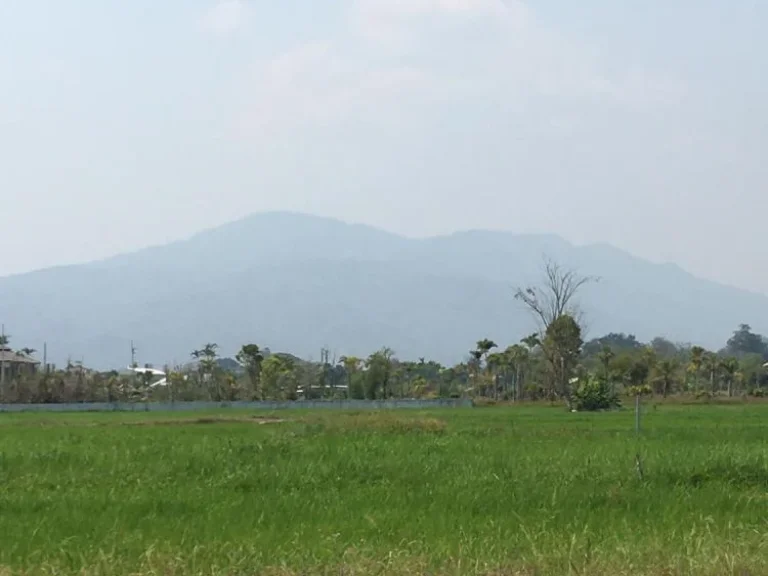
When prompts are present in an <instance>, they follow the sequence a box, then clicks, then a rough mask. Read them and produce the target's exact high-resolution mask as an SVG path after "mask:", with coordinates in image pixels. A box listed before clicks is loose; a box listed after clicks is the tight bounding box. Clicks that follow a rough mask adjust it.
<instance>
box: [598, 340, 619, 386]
mask: <svg viewBox="0 0 768 576" xmlns="http://www.w3.org/2000/svg"><path fill="white" fill-rule="evenodd" d="M615 357H616V354H614V352H613V350H612V349H611V347H610V346H603V349H602V350H600V352H599V353H598V354H597V359H598V360H600V363H601V364H602V365H603V378H604V379H605V383H606V384H608V381H609V380H610V379H611V362H612V361H613V359H614V358H615Z"/></svg>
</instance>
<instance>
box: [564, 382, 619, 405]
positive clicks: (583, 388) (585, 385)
mask: <svg viewBox="0 0 768 576" xmlns="http://www.w3.org/2000/svg"><path fill="white" fill-rule="evenodd" d="M573 399H574V407H575V408H576V410H580V411H587V412H590V411H596V410H611V409H613V408H618V407H619V406H621V402H619V397H618V396H617V395H616V393H615V392H614V391H613V390H612V386H611V385H610V384H608V383H607V382H603V381H601V380H598V379H596V378H587V379H586V380H585V381H584V382H582V383H581V384H579V386H578V387H577V388H576V390H575V391H574V394H573Z"/></svg>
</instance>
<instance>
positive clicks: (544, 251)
mask: <svg viewBox="0 0 768 576" xmlns="http://www.w3.org/2000/svg"><path fill="white" fill-rule="evenodd" d="M543 256H548V257H550V258H554V259H555V260H556V261H557V262H559V263H561V264H562V265H564V266H568V267H573V268H575V269H577V270H578V271H579V272H581V273H584V274H590V275H592V274H594V275H597V276H600V277H601V278H602V279H603V281H602V282H600V283H598V284H596V285H589V286H586V287H585V288H584V290H583V293H582V294H580V301H581V303H582V307H583V308H584V310H585V312H586V314H587V317H588V321H589V324H590V328H591V330H590V331H591V332H592V333H595V334H601V333H607V332H631V333H634V334H636V335H637V337H638V338H640V339H645V340H648V339H651V338H653V337H654V336H657V335H661V336H666V337H668V338H670V339H672V340H675V341H690V342H694V343H701V344H704V345H706V346H708V347H719V346H720V345H722V343H723V342H724V341H725V339H727V337H728V335H729V334H730V332H731V331H732V330H733V328H734V327H735V326H737V325H738V324H740V323H742V322H748V323H749V324H751V325H752V326H753V327H754V328H755V329H756V330H757V331H759V332H764V331H767V330H768V313H766V311H767V310H768V299H766V298H765V297H763V296H759V295H754V294H750V293H748V292H745V291H741V290H737V289H734V288H728V287H723V286H720V285H717V284H714V283H712V282H707V281H703V280H699V279H696V278H694V277H693V276H691V275H689V274H681V273H680V270H679V268H672V267H670V266H666V265H658V264H652V263H650V262H647V261H644V260H642V259H640V258H636V257H633V256H631V255H629V254H627V253H625V252H623V251H621V250H618V249H616V248H614V247H612V246H610V245H607V244H593V245H588V246H583V247H579V246H574V245H573V244H571V243H569V242H567V241H566V240H564V239H562V238H560V237H559V236H556V235H552V234H513V233H509V232H502V231H487V230H466V231H461V232H456V233H454V234H449V235H445V236H437V237H432V238H425V239H413V238H406V237H403V236H399V235H397V234H392V233H389V232H386V231H383V230H380V229H378V228H375V227H371V226H366V225H360V224H351V223H346V222H343V221H341V220H338V219H335V218H328V217H317V216H311V215H308V214H303V213H300V212H285V211H284V212H268V213H258V214H252V215H249V216H246V217H244V218H242V219H240V220H238V221H236V222H232V223H230V224H226V225H224V226H219V227H217V228H213V229H211V230H207V231H204V232H201V233H199V234H196V235H194V236H191V237H190V238H188V239H186V240H183V241H179V242H174V243H172V244H168V245H165V246H158V247H155V248H152V249H147V250H142V251H138V252H135V253H132V254H125V255H122V256H119V257H116V258H113V259H110V260H107V261H104V262H100V263H96V264H92V265H84V266H73V267H68V268H61V269H51V270H48V271H46V272H45V273H41V274H28V275H22V276H16V277H12V278H0V317H1V318H3V320H4V322H5V323H6V326H7V328H8V329H9V331H11V333H12V334H14V340H15V341H17V343H18V345H19V346H31V347H34V348H42V344H43V342H47V343H48V350H49V356H50V357H51V358H54V359H57V361H59V362H61V361H62V360H63V359H64V358H66V357H67V356H69V355H72V356H74V357H81V356H85V357H86V358H87V359H88V363H89V364H90V365H93V366H95V367H105V368H106V367H115V366H121V365H123V364H125V362H126V361H127V359H126V355H127V354H128V352H129V351H130V342H131V340H133V341H134V342H136V343H137V346H138V347H139V349H140V350H141V351H142V361H143V362H152V363H154V364H164V363H168V362H173V361H174V360H178V361H182V360H185V359H186V358H187V357H188V355H189V352H190V351H191V350H193V349H196V348H199V346H200V345H202V344H203V343H205V342H217V343H218V344H219V345H220V346H221V349H222V352H223V353H225V354H233V353H234V352H236V350H237V349H238V348H239V346H240V345H241V344H243V343H247V342H256V343H258V344H259V345H262V346H266V347H269V348H271V349H272V350H279V351H285V352H291V353H294V354H297V355H299V356H303V357H309V356H317V354H318V353H319V350H320V349H321V348H322V347H324V346H330V347H331V348H332V349H333V350H335V351H336V352H338V353H339V354H354V355H357V356H365V355H367V354H369V353H370V352H372V351H374V350H375V349H377V348H379V347H381V346H390V347H391V348H393V349H394V350H395V351H396V352H397V353H398V355H400V356H401V357H405V358H415V357H419V356H428V357H431V358H434V359H437V360H440V361H443V362H453V361H457V360H460V359H461V358H462V357H463V355H464V353H465V351H466V350H467V349H468V348H467V347H468V346H471V345H472V343H473V342H475V341H476V340H477V339H478V338H482V337H490V338H492V339H494V340H495V341H496V342H500V343H502V342H504V343H511V342H516V341H518V340H519V339H520V338H521V337H522V336H524V335H525V334H528V333H530V332H531V330H533V329H534V325H533V323H532V320H531V318H530V317H529V315H528V314H527V313H526V312H525V310H523V309H522V308H521V307H520V304H519V303H518V302H516V301H515V300H514V298H513V294H514V287H515V286H522V285H529V284H530V283H532V282H536V281H539V280H540V278H541V267H542V263H543V261H542V257H543ZM702 311H706V313H703V312H702Z"/></svg>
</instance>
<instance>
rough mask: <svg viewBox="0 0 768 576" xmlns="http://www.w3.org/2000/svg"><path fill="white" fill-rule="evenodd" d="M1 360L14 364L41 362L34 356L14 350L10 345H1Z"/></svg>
mask: <svg viewBox="0 0 768 576" xmlns="http://www.w3.org/2000/svg"><path fill="white" fill-rule="evenodd" d="M0 362H8V363H13V364H40V362H38V361H37V360H35V359H34V358H30V357H29V356H25V355H24V354H21V353H19V352H14V351H13V350H11V349H10V348H8V347H0Z"/></svg>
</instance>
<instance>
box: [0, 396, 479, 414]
mask: <svg viewBox="0 0 768 576" xmlns="http://www.w3.org/2000/svg"><path fill="white" fill-rule="evenodd" d="M472 406H473V403H472V400H470V399H463V398H439V399H434V400H298V401H294V402H114V403H112V402H84V403H67V404H0V412H194V411H200V410H219V409H233V410H296V409H308V410H322V409H325V410H328V409H334V410H392V409H405V408H415V409H419V410H428V409H431V408H470V407H472Z"/></svg>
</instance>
